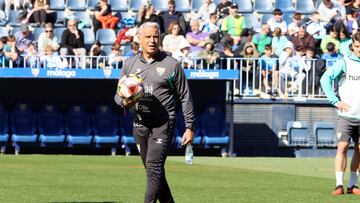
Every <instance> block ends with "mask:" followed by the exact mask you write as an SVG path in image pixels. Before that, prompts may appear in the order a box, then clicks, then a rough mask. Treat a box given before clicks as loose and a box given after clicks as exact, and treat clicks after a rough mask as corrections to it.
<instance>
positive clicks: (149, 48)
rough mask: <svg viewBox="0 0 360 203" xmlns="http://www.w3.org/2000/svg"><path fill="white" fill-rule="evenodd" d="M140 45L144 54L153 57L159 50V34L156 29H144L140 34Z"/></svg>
mask: <svg viewBox="0 0 360 203" xmlns="http://www.w3.org/2000/svg"><path fill="white" fill-rule="evenodd" d="M140 45H141V48H142V50H143V53H144V54H148V55H152V56H154V55H155V54H156V53H157V52H158V50H159V32H158V29H157V28H156V27H145V28H143V30H142V33H140Z"/></svg>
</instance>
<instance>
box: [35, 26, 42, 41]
mask: <svg viewBox="0 0 360 203" xmlns="http://www.w3.org/2000/svg"><path fill="white" fill-rule="evenodd" d="M43 32H45V28H43V27H35V29H34V31H33V34H34V38H35V41H37V40H38V39H39V36H40V35H41V33H43Z"/></svg>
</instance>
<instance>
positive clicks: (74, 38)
mask: <svg viewBox="0 0 360 203" xmlns="http://www.w3.org/2000/svg"><path fill="white" fill-rule="evenodd" d="M67 26H68V28H67V29H66V30H64V31H63V33H62V35H61V49H62V50H60V52H61V53H64V54H65V55H75V56H76V60H79V59H78V57H80V67H81V68H85V55H86V49H85V44H84V33H83V32H82V31H81V30H78V28H77V21H76V20H69V21H68V23H67ZM77 65H79V64H77Z"/></svg>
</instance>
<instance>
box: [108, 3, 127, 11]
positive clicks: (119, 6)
mask: <svg viewBox="0 0 360 203" xmlns="http://www.w3.org/2000/svg"><path fill="white" fill-rule="evenodd" d="M109 4H110V5H111V10H113V11H114V12H127V11H128V9H129V8H128V3H127V0H109Z"/></svg>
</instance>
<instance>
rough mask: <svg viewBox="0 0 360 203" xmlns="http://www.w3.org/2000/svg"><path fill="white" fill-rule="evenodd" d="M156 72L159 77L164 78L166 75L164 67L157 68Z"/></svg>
mask: <svg viewBox="0 0 360 203" xmlns="http://www.w3.org/2000/svg"><path fill="white" fill-rule="evenodd" d="M156 72H157V74H158V75H159V76H162V75H163V74H164V73H165V68H163V67H157V68H156Z"/></svg>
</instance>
